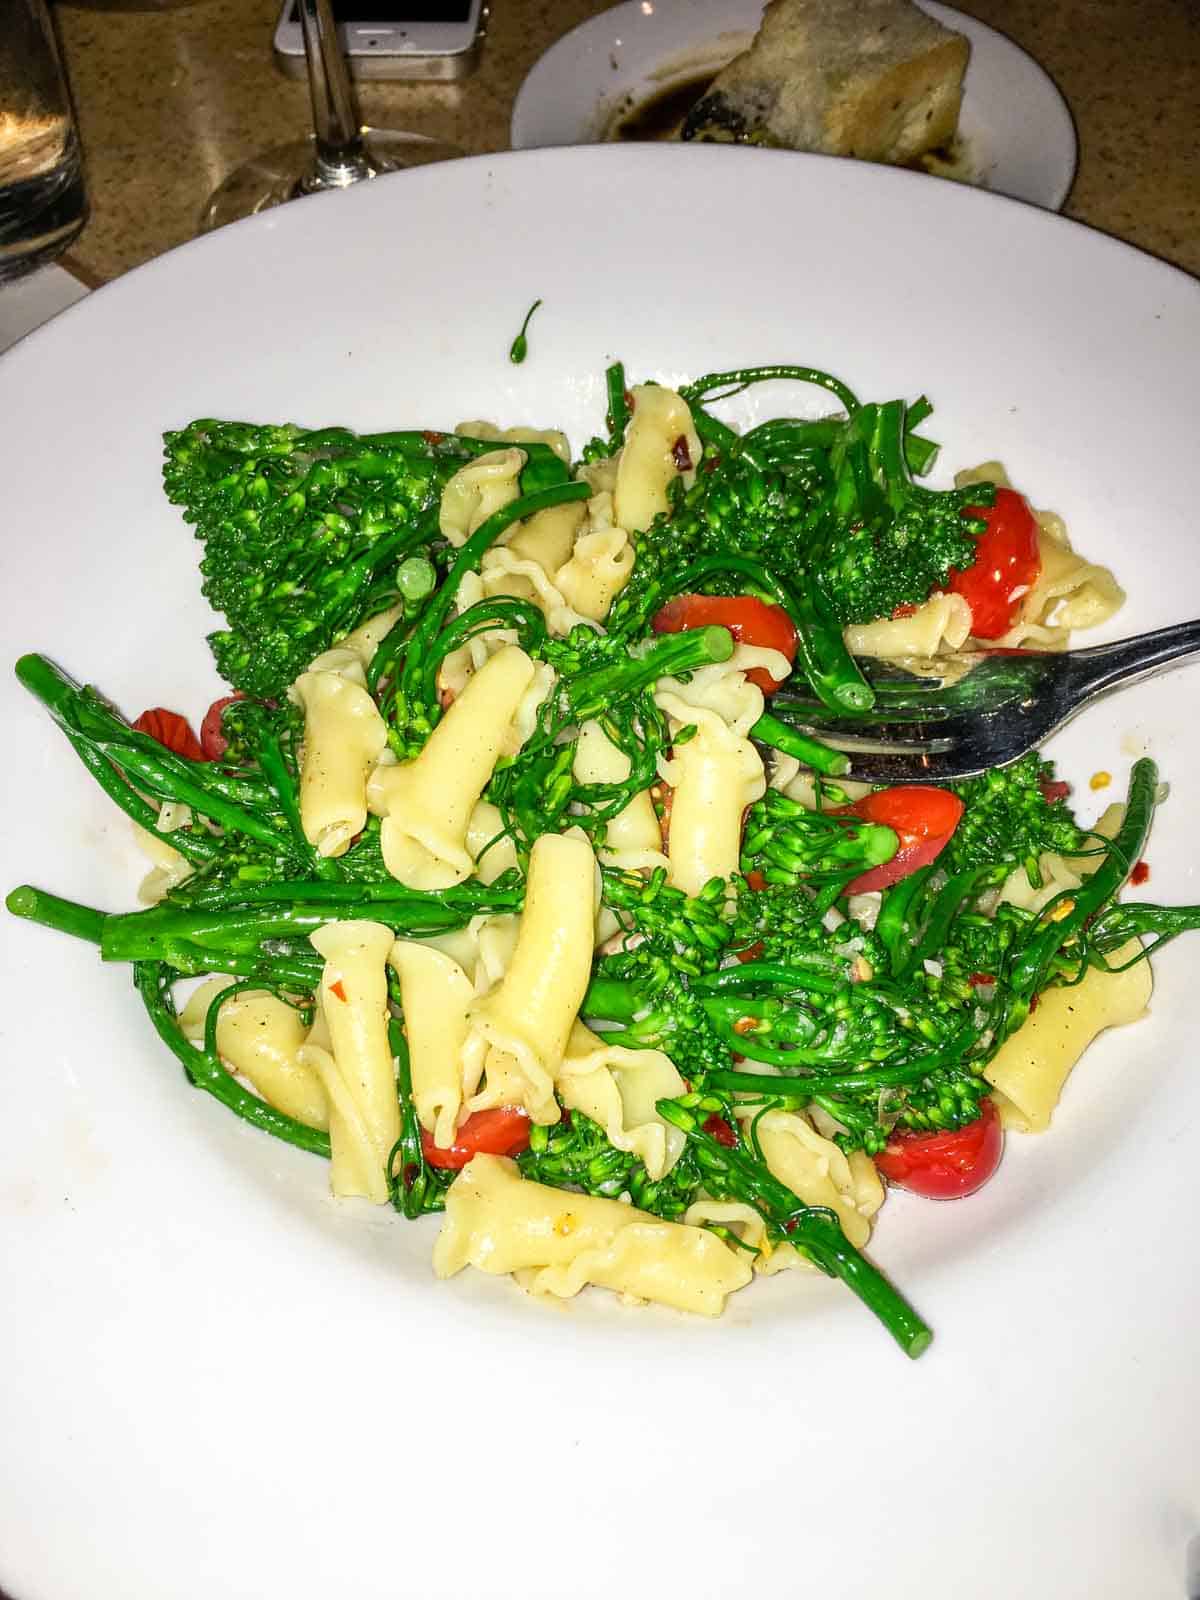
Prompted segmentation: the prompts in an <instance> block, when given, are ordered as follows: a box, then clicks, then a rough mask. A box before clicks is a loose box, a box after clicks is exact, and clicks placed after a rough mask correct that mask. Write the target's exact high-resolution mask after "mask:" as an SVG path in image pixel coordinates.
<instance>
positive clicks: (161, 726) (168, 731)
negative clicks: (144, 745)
mask: <svg viewBox="0 0 1200 1600" xmlns="http://www.w3.org/2000/svg"><path fill="white" fill-rule="evenodd" d="M134 727H135V728H136V729H137V731H138V732H139V733H148V734H149V735H150V737H151V738H152V739H157V740H158V742H159V744H161V745H164V746H165V747H166V748H167V749H168V750H170V751H172V752H173V753H174V754H175V755H177V756H186V757H187V759H188V760H189V761H206V760H207V759H208V757H207V756H206V755H205V753H204V751H203V750H202V749H201V747H200V741H199V739H197V737H196V735H195V734H194V733H193V732H192V729H191V724H190V723H189V722H188V720H187V718H186V717H181V716H180V715H179V713H178V711H165V710H164V709H163V708H162V706H155V707H154V708H153V709H152V710H150V711H143V712H142V714H141V716H140V717H139V718H138V719H137V721H136V722H135V723H134Z"/></svg>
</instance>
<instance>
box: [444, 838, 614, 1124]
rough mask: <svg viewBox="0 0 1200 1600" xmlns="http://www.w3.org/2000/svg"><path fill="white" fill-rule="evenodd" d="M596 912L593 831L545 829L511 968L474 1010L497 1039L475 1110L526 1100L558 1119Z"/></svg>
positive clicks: (538, 1113)
mask: <svg viewBox="0 0 1200 1600" xmlns="http://www.w3.org/2000/svg"><path fill="white" fill-rule="evenodd" d="M595 917H596V859H595V857H594V856H593V854H592V847H591V845H590V844H589V843H588V841H587V838H586V837H585V835H584V834H583V833H582V832H581V831H580V830H579V829H577V828H576V829H572V830H571V831H570V832H569V833H565V834H552V833H546V834H543V835H542V836H541V838H539V839H537V840H536V841H535V842H534V845H533V848H532V850H531V851H530V852H529V875H528V878H527V880H526V888H525V909H524V911H523V912H522V914H521V921H520V931H519V932H518V935H517V944H516V949H515V950H514V951H513V954H512V960H511V961H510V963H509V966H508V970H507V971H506V972H505V974H504V976H503V978H502V979H501V980H500V982H499V984H497V986H496V987H495V988H494V989H492V990H491V991H490V993H488V994H487V995H485V996H484V998H483V999H482V1000H480V1001H479V1002H478V1003H477V1004H476V1005H475V1007H474V1008H473V1011H472V1014H471V1020H472V1024H473V1026H474V1027H475V1028H476V1029H477V1030H478V1032H479V1033H481V1034H482V1035H483V1037H484V1038H485V1039H486V1040H487V1042H488V1043H489V1044H490V1045H491V1046H492V1047H493V1049H492V1051H491V1052H489V1056H488V1064H487V1085H486V1087H485V1089H484V1091H483V1093H482V1094H481V1095H477V1096H476V1097H475V1098H474V1099H473V1100H472V1101H471V1110H473V1111H474V1110H480V1109H483V1108H485V1107H490V1106H499V1105H511V1104H517V1103H520V1104H522V1105H524V1106H525V1109H526V1110H527V1111H528V1112H529V1114H530V1116H531V1117H533V1119H534V1121H535V1122H557V1121H558V1116H559V1111H558V1106H557V1104H556V1102H555V1099H554V1081H555V1078H556V1077H557V1075H558V1070H559V1068H560V1066H561V1065H562V1060H563V1056H564V1054H565V1053H566V1048H567V1040H568V1038H569V1037H570V1033H571V1027H572V1025H573V1023H574V1022H575V1019H576V1017H577V1015H578V1013H579V1007H580V1004H581V1003H582V1001H583V996H584V992H585V991H586V989H587V986H588V980H589V978H590V976H591V969H592V949H593V944H594V938H595ZM494 1057H495V1058H496V1059H493V1058H494ZM514 1068H515V1072H514Z"/></svg>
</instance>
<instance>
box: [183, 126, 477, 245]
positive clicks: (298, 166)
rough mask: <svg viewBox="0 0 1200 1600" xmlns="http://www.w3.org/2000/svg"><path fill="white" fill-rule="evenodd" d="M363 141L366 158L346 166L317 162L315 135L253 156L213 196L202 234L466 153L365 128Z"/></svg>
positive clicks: (202, 221)
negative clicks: (304, 199) (301, 199)
mask: <svg viewBox="0 0 1200 1600" xmlns="http://www.w3.org/2000/svg"><path fill="white" fill-rule="evenodd" d="M362 137H363V158H362V159H361V160H359V161H354V160H351V161H347V162H346V163H344V164H334V163H319V162H318V159H317V142H316V140H315V139H314V138H312V136H311V135H310V136H309V138H307V139H298V140H296V142H295V143H294V144H282V145H278V146H277V147H276V148H275V149H274V150H266V151H264V152H263V154H262V155H260V156H255V158H254V159H253V160H252V161H247V162H246V164H245V166H241V167H238V168H237V170H236V171H235V172H231V173H230V175H229V176H228V177H227V178H226V179H225V182H224V183H223V184H221V186H220V188H219V189H217V190H215V191H214V193H213V195H212V198H211V199H210V200H209V202H208V204H207V205H206V206H205V208H204V211H203V213H202V214H201V217H200V231H201V233H208V232H210V231H211V230H212V229H213V228H221V227H224V225H225V224H226V223H227V222H237V221H239V220H240V219H241V218H242V217H253V216H257V214H258V213H259V212H260V211H269V210H270V209H271V207H272V206H279V205H283V204H284V203H285V202H286V201H288V200H295V199H296V198H297V197H298V196H299V195H305V194H319V193H320V192H321V191H322V190H325V189H347V188H349V187H350V185H351V184H352V183H361V182H363V181H364V180H366V179H369V178H377V177H379V176H380V174H381V173H385V172H403V171H404V170H405V169H406V168H408V167H423V166H425V165H426V163H428V162H430V161H453V160H455V159H456V158H458V157H460V156H461V155H462V154H463V152H462V151H461V150H459V149H457V148H456V147H455V146H454V145H452V144H446V143H444V142H443V140H441V139H430V138H427V137H426V136H425V135H424V134H423V133H396V132H391V131H389V130H388V129H385V128H364V129H363V130H362Z"/></svg>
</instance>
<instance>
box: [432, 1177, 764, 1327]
mask: <svg viewBox="0 0 1200 1600" xmlns="http://www.w3.org/2000/svg"><path fill="white" fill-rule="evenodd" d="M465 1266H473V1267H478V1268H479V1269H480V1270H481V1271H483V1272H491V1273H496V1274H502V1273H506V1272H520V1273H522V1274H523V1275H526V1276H525V1277H524V1280H523V1281H524V1282H525V1283H526V1285H527V1286H528V1287H529V1288H530V1289H531V1290H532V1291H533V1292H534V1293H538V1294H551V1295H555V1296H558V1297H560V1298H563V1299H566V1298H569V1297H570V1296H572V1295H575V1294H578V1292H579V1290H580V1289H582V1288H583V1287H584V1285H585V1284H589V1283H590V1284H596V1285H598V1286H599V1287H601V1288H605V1289H613V1290H615V1291H616V1292H617V1293H618V1294H627V1295H634V1296H636V1297H637V1298H638V1299H640V1300H654V1301H657V1302H658V1303H659V1304H661V1305H666V1306H673V1307H675V1309H676V1310H679V1311H695V1312H699V1313H700V1314H701V1315H702V1316H708V1317H715V1316H719V1315H720V1313H721V1312H722V1310H723V1309H724V1306H725V1298H726V1296H727V1295H729V1294H731V1293H732V1292H733V1291H734V1290H735V1289H740V1288H742V1287H743V1286H744V1285H745V1284H747V1283H748V1282H749V1281H750V1278H751V1276H752V1268H751V1266H750V1261H749V1258H748V1257H746V1256H744V1255H742V1254H740V1253H738V1252H735V1251H734V1250H732V1249H730V1247H729V1246H728V1245H726V1244H724V1243H722V1241H721V1240H720V1239H719V1238H717V1236H716V1234H714V1233H711V1232H709V1231H708V1229H706V1228H690V1227H688V1226H687V1225H686V1224H685V1223H682V1222H660V1221H659V1220H658V1219H657V1218H656V1217H651V1216H649V1215H648V1214H647V1213H646V1212H644V1211H637V1210H635V1209H634V1207H633V1206H627V1205H624V1204H623V1203H622V1202H621V1201H619V1200H601V1199H597V1198H595V1197H594V1196H592V1195H583V1194H570V1193H567V1192H565V1191H564V1190H562V1189H552V1188H550V1187H548V1186H547V1185H546V1184H541V1183H531V1182H529V1181H528V1180H526V1179H524V1178H522V1177H521V1176H520V1174H519V1173H518V1171H517V1167H516V1164H515V1162H512V1161H508V1160H505V1159H504V1158H503V1157H502V1156H476V1157H475V1159H474V1160H473V1161H471V1162H469V1163H468V1165H467V1166H465V1167H464V1168H463V1170H462V1172H461V1173H460V1174H459V1176H458V1177H457V1178H456V1179H455V1181H454V1183H453V1184H451V1186H450V1189H449V1191H448V1192H447V1195H446V1220H445V1222H444V1223H443V1225H442V1231H441V1233H440V1234H439V1235H438V1238H437V1243H436V1244H435V1245H434V1249H433V1270H434V1272H435V1273H436V1274H437V1276H438V1277H439V1278H449V1277H452V1276H453V1275H454V1274H455V1273H456V1272H460V1271H461V1270H462V1268H463V1267H465Z"/></svg>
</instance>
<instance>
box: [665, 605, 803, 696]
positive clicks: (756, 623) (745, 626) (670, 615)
mask: <svg viewBox="0 0 1200 1600" xmlns="http://www.w3.org/2000/svg"><path fill="white" fill-rule="evenodd" d="M650 626H651V627H652V628H653V629H654V631H655V633H683V632H685V631H686V630H687V629H688V628H709V627H714V626H715V627H718V628H728V629H729V631H730V633H731V634H732V635H733V637H734V638H735V639H736V640H738V641H739V643H741V644H756V645H760V646H761V647H762V648H763V649H764V650H778V651H779V653H780V655H784V656H786V657H787V658H788V660H789V661H794V660H795V658H796V629H795V627H794V626H793V624H792V619H791V617H789V616H788V614H787V612H786V611H785V610H784V609H783V607H782V606H775V605H769V604H768V603H767V602H766V601H765V600H752V599H750V598H749V596H744V595H743V596H732V597H725V596H722V595H709V594H681V595H677V596H676V598H675V599H674V600H668V601H667V603H666V605H665V606H663V608H662V610H661V611H660V612H658V614H657V615H656V616H655V618H654V620H653V621H652V622H651V624H650ZM746 676H747V677H748V678H749V680H750V682H751V683H756V684H757V685H758V687H759V688H760V689H761V690H762V692H763V693H764V694H773V693H774V691H775V690H776V689H778V687H779V685H780V683H781V682H782V681H783V680H782V679H780V678H773V677H772V676H771V674H770V673H769V672H768V671H767V669H766V668H765V667H752V668H751V670H750V671H749V672H748V673H747V674H746Z"/></svg>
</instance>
